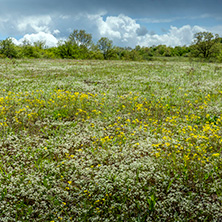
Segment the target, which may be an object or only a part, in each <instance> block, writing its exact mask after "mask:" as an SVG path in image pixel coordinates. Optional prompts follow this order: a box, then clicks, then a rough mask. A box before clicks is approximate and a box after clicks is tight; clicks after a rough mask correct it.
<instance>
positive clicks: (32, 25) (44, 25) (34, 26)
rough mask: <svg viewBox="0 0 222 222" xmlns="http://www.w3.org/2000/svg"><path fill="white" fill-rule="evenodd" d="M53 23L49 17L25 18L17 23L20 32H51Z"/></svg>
mask: <svg viewBox="0 0 222 222" xmlns="http://www.w3.org/2000/svg"><path fill="white" fill-rule="evenodd" d="M51 21H52V19H51V17H50V16H49V15H46V16H28V17H23V18H21V19H19V20H18V21H17V29H18V31H20V32H27V31H35V32H49V24H50V23H51Z"/></svg>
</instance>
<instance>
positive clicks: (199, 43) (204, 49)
mask: <svg viewBox="0 0 222 222" xmlns="http://www.w3.org/2000/svg"><path fill="white" fill-rule="evenodd" d="M218 42H219V35H218V34H216V35H214V34H212V33H211V32H198V33H196V34H195V35H194V43H193V48H194V55H196V56H203V57H204V58H209V57H211V56H212V55H213V54H215V53H216V52H217V47H216V45H217V43H218Z"/></svg>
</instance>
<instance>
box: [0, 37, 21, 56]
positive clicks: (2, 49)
mask: <svg viewBox="0 0 222 222" xmlns="http://www.w3.org/2000/svg"><path fill="white" fill-rule="evenodd" d="M0 54H2V55H3V56H5V57H8V58H15V57H16V56H17V50H16V47H15V44H14V43H13V42H12V39H11V38H7V39H5V40H2V41H0Z"/></svg>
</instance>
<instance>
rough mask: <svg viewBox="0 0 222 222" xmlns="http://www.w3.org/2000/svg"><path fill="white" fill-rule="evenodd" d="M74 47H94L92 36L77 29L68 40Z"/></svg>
mask: <svg viewBox="0 0 222 222" xmlns="http://www.w3.org/2000/svg"><path fill="white" fill-rule="evenodd" d="M68 41H70V42H71V44H72V45H78V46H80V47H84V48H89V47H90V46H91V45H92V35H91V34H88V33H86V31H85V30H77V29H75V30H74V31H73V32H72V33H71V34H70V35H69V38H68Z"/></svg>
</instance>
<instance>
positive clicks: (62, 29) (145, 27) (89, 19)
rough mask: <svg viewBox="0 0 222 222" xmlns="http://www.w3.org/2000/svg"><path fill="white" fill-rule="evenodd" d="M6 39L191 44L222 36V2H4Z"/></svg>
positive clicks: (0, 12)
mask: <svg viewBox="0 0 222 222" xmlns="http://www.w3.org/2000/svg"><path fill="white" fill-rule="evenodd" d="M0 5H1V6H0V40H2V39H6V38H7V37H12V38H14V42H15V43H16V44H20V43H22V41H23V40H24V39H27V40H29V41H30V42H35V41H39V40H40V41H42V40H44V41H46V44H47V45H48V46H56V44H57V42H58V41H59V40H64V39H66V38H67V37H68V36H69V34H70V33H71V32H72V31H73V30H74V29H84V30H86V32H87V33H91V34H92V36H93V40H94V42H95V43H96V42H97V41H98V40H99V39H100V38H101V37H108V38H109V39H111V40H113V42H114V44H115V45H118V46H130V47H135V46H136V45H141V46H152V45H159V44H165V45H168V46H176V45H189V44H190V43H191V42H192V38H193V34H194V33H196V32H200V31H210V32H213V33H218V34H219V35H220V36H222V13H221V10H222V0H186V1H185V0H136V1H135V0H109V1H107V0H38V1H36V0H0Z"/></svg>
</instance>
